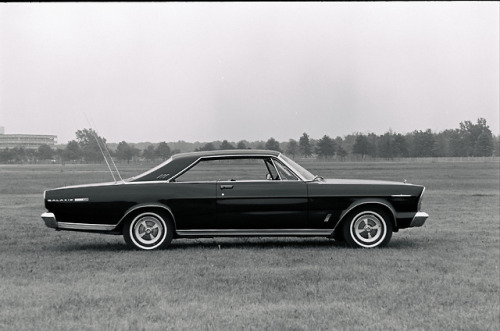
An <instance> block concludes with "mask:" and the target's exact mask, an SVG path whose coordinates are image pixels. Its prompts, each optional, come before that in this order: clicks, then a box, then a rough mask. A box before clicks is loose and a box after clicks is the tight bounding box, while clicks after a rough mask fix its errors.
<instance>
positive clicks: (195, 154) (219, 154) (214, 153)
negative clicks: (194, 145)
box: [172, 149, 281, 159]
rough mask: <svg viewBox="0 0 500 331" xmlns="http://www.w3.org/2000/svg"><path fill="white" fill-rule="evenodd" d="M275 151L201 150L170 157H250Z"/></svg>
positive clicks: (274, 154)
mask: <svg viewBox="0 0 500 331" xmlns="http://www.w3.org/2000/svg"><path fill="white" fill-rule="evenodd" d="M280 154H281V153H280V152H277V151H269V150H259V149H228V150H215V151H203V152H191V153H181V154H175V155H173V156H172V159H181V158H187V159H199V158H203V157H225V156H227V157H234V156H236V157H252V156H276V157H277V156H279V155H280Z"/></svg>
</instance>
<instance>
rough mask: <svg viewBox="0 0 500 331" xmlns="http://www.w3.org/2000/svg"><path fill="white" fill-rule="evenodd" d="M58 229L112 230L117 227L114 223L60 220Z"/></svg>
mask: <svg viewBox="0 0 500 331" xmlns="http://www.w3.org/2000/svg"><path fill="white" fill-rule="evenodd" d="M57 228H58V229H66V230H85V231H111V230H113V229H114V228H116V225H114V224H88V223H66V222H58V223H57Z"/></svg>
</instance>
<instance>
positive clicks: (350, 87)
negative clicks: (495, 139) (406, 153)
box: [0, 2, 500, 142]
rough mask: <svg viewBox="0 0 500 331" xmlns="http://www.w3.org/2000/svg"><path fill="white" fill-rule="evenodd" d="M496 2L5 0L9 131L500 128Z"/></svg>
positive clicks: (200, 134) (2, 22)
mask: <svg viewBox="0 0 500 331" xmlns="http://www.w3.org/2000/svg"><path fill="white" fill-rule="evenodd" d="M499 29H500V27H499V3H498V2H488V3H479V2H469V3H460V2H452V3H449V2H437V3H436V2H428V3H416V2H415V3H411V2H410V3H270V4H268V3H248V4H247V3H132V4H130V3H104V4H100V3H74V4H68V3H66V4H57V3H48V4H31V3H21V4H0V126H5V128H6V133H45V134H56V135H58V136H59V141H60V142H66V141H68V140H70V139H74V133H75V131H76V130H78V129H81V128H83V127H88V123H87V122H86V119H85V115H84V113H86V114H87V116H88V117H90V118H92V120H93V122H94V123H95V125H96V126H97V129H98V131H99V132H100V134H101V135H103V136H105V137H106V138H107V139H108V141H112V142H117V141H121V140H126V141H129V142H140V141H152V142H158V141H176V140H187V141H210V140H216V139H221V140H222V139H228V140H232V141H238V140H241V139H248V140H259V139H262V140H266V139H268V138H269V137H274V138H276V139H278V140H288V139H289V138H296V139H298V137H299V136H300V135H301V134H302V133H303V132H307V133H309V135H310V136H311V137H313V138H321V136H323V135H324V134H328V135H330V136H332V137H335V136H338V135H340V136H343V135H345V134H349V133H353V132H375V133H384V132H385V131H387V130H388V129H392V130H394V131H397V132H401V133H406V132H409V131H413V130H414V129H422V130H425V129H427V128H431V129H432V130H435V131H441V130H444V129H447V128H455V127H457V126H458V123H459V122H461V121H464V120H472V121H475V120H476V119H477V118H478V117H485V118H486V119H487V120H488V124H489V125H490V127H491V128H492V130H493V132H494V133H495V134H498V133H499V89H500V87H499V75H500V74H499V70H500V69H499V61H500V59H499V42H498V40H499Z"/></svg>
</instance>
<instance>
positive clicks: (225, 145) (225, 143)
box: [219, 140, 234, 150]
mask: <svg viewBox="0 0 500 331" xmlns="http://www.w3.org/2000/svg"><path fill="white" fill-rule="evenodd" d="M219 149H221V150H226V149H234V146H233V145H232V144H231V143H230V142H228V141H227V140H223V141H222V143H221V144H220V147H219Z"/></svg>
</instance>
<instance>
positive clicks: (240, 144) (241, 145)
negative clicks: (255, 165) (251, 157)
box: [236, 140, 248, 149]
mask: <svg viewBox="0 0 500 331" xmlns="http://www.w3.org/2000/svg"><path fill="white" fill-rule="evenodd" d="M236 148H237V149H248V147H247V144H246V143H245V141H243V140H241V141H239V142H238V144H237V145H236Z"/></svg>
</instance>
